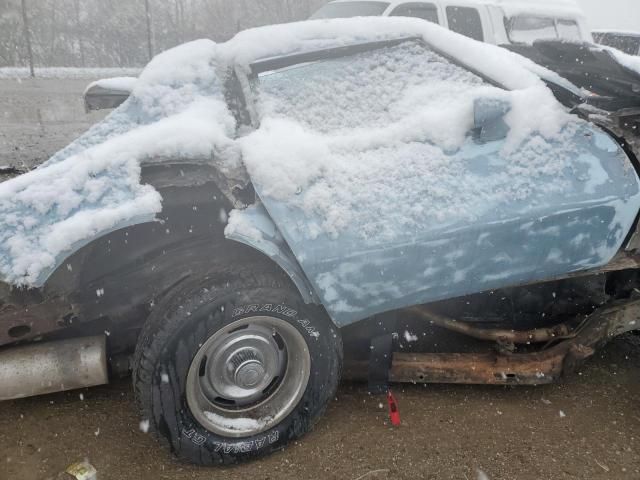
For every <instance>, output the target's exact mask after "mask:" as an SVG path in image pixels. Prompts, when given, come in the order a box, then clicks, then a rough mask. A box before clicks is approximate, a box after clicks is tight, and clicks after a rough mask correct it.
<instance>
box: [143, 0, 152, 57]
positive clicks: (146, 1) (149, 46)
mask: <svg viewBox="0 0 640 480" xmlns="http://www.w3.org/2000/svg"><path fill="white" fill-rule="evenodd" d="M144 13H145V18H146V21H147V49H148V52H149V60H151V59H152V58H153V44H152V42H151V10H150V9H149V0H144Z"/></svg>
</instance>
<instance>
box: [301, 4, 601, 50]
mask: <svg viewBox="0 0 640 480" xmlns="http://www.w3.org/2000/svg"><path fill="white" fill-rule="evenodd" d="M364 16H388V17H414V18H421V19H423V20H427V21H428V22H432V23H437V24H438V25H441V26H443V27H445V28H448V29H450V30H452V31H454V32H456V33H459V34H461V35H465V36H467V37H469V38H473V39H475V40H478V41H481V42H487V43H492V44H494V45H512V44H522V43H532V42H534V41H535V40H569V41H581V42H592V41H593V39H592V38H591V33H590V32H589V29H588V28H587V23H586V16H585V14H584V12H583V10H582V9H581V8H580V6H579V5H578V3H577V2H576V1H575V0H386V1H385V0H373V1H372V0H333V1H331V2H329V3H327V4H325V5H323V6H322V7H320V8H319V9H318V11H316V12H315V13H314V14H313V15H312V16H311V18H312V19H314V20H317V19H322V18H350V17H364Z"/></svg>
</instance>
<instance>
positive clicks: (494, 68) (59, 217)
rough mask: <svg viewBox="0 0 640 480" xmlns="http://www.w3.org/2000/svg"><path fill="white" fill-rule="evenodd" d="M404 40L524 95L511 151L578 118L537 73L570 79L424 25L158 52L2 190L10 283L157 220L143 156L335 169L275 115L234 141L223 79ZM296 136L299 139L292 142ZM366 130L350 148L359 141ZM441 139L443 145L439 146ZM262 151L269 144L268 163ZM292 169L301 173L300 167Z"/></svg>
mask: <svg viewBox="0 0 640 480" xmlns="http://www.w3.org/2000/svg"><path fill="white" fill-rule="evenodd" d="M404 37H421V38H423V39H424V40H425V41H426V42H427V43H428V44H430V45H432V46H434V47H435V48H437V49H439V50H440V51H442V52H445V53H447V54H448V55H451V56H453V57H456V58H457V59H458V60H459V61H461V62H463V63H465V64H467V65H469V66H470V67H472V68H474V69H475V70H477V71H478V72H480V73H482V74H484V75H486V76H488V77H490V78H492V79H494V80H495V81H497V82H499V83H500V84H502V85H504V86H506V87H507V88H509V89H514V90H518V93H517V94H516V95H514V100H516V103H517V99H518V98H519V99H520V105H522V108H518V107H515V108H514V112H512V113H511V114H510V120H509V123H510V126H511V127H512V133H511V137H510V138H511V141H512V145H514V146H515V145H516V144H517V143H518V142H519V141H521V140H522V139H523V138H525V137H526V136H527V134H528V133H529V132H530V131H531V130H536V129H539V130H542V131H544V132H546V134H547V135H556V134H558V132H559V131H560V130H561V128H562V126H563V125H564V124H565V123H567V122H568V121H569V116H568V115H567V114H565V113H564V111H563V110H562V108H561V107H560V106H559V104H558V103H557V102H555V100H554V99H553V97H552V96H551V94H550V92H549V90H548V89H547V88H546V87H545V86H544V84H543V82H542V81H541V80H540V78H539V77H540V76H543V77H546V78H549V79H552V80H553V81H556V82H557V83H561V84H564V85H565V86H566V87H567V88H572V86H571V85H570V84H568V82H566V81H564V80H563V79H561V78H560V77H558V76H557V75H555V74H553V73H551V72H549V71H548V70H546V69H544V68H542V67H539V66H537V65H535V64H534V63H532V62H530V61H529V60H526V59H524V58H522V57H519V56H517V55H515V54H513V53H511V52H507V51H505V50H502V49H499V48H497V47H494V46H491V45H487V44H482V43H478V42H475V41H473V40H470V39H468V38H466V37H463V36H460V35H457V34H454V33H452V32H450V31H448V30H445V29H443V28H441V27H439V26H437V25H433V24H430V23H427V22H424V21H422V20H418V19H406V18H366V19H364V18H361V19H337V20H330V21H313V22H301V23H295V24H288V25H278V26H269V27H263V28H258V29H253V30H248V31H245V32H242V33H240V34H238V35H237V36H236V37H235V38H234V39H232V40H231V41H229V42H227V43H224V44H215V43H214V42H211V41H208V40H201V41H196V42H191V43H188V44H185V45H183V46H180V47H177V48H175V49H172V50H169V51H167V52H165V53H163V54H161V55H159V56H157V57H156V58H155V59H154V60H153V61H152V62H151V63H150V64H149V65H148V66H147V68H146V69H145V70H144V71H143V73H142V74H141V76H140V78H139V80H138V81H137V82H136V84H135V88H134V91H133V94H132V96H131V98H130V99H129V100H128V101H127V102H125V103H124V104H123V105H122V106H121V107H119V108H118V109H117V110H115V111H114V112H113V113H112V114H111V115H110V116H109V117H107V118H106V119H105V120H104V121H103V122H101V123H100V124H98V125H96V126H95V127H93V128H92V129H90V130H89V131H88V132H87V133H86V134H84V135H83V136H82V137H80V138H79V139H78V140H77V141H75V142H73V143H72V144H71V145H69V146H68V147H67V148H65V149H63V150H62V151H60V152H58V153H57V154H56V155H54V156H53V157H52V158H51V159H50V160H49V161H47V162H46V163H44V164H43V165H42V166H40V167H39V168H37V169H36V170H34V171H32V172H29V173H27V174H25V175H23V176H20V177H17V178H15V179H12V180H10V181H7V182H4V183H2V184H0V274H1V276H2V278H3V279H4V280H5V281H7V282H10V283H13V284H19V285H28V286H39V285H42V284H43V283H44V281H45V280H46V278H47V277H48V276H49V275H50V273H52V272H53V270H54V269H55V268H57V267H58V266H59V265H60V264H61V263H62V262H63V260H64V258H66V257H67V256H69V255H70V254H71V253H73V252H74V251H75V250H77V249H78V248H80V247H81V246H82V245H85V244H87V243H88V242H90V241H91V240H92V239H94V238H96V237H98V236H101V235H104V234H105V233H107V232H109V231H112V230H114V229H118V228H122V227H124V226H127V225H132V224H136V223H141V222H146V221H150V220H152V219H153V218H154V217H155V215H156V214H157V213H158V212H160V211H161V209H162V199H161V196H160V194H159V193H158V192H157V191H156V190H155V189H154V188H153V187H152V186H150V185H143V184H141V182H140V173H141V162H143V161H151V160H153V159H158V158H159V159H162V158H166V157H174V158H175V157H181V158H184V157H204V158H213V159H214V161H215V162H216V163H217V164H218V166H219V167H220V168H221V170H222V172H223V173H225V171H227V170H230V169H233V168H237V167H238V161H239V150H238V149H242V151H243V154H244V156H245V159H246V164H247V166H248V168H249V169H250V173H251V174H252V175H255V176H256V179H257V181H260V182H262V183H264V182H270V181H277V180H276V179H275V178H274V177H273V176H272V175H270V174H269V172H268V171H267V169H265V168H263V167H264V166H266V165H271V166H273V167H274V168H276V170H277V171H280V172H284V171H285V170H286V169H288V168H289V166H290V163H291V161H292V159H291V158H287V159H283V157H282V155H281V154H280V155H279V154H278V153H279V149H280V153H283V152H286V153H288V154H293V155H300V156H301V157H308V156H309V155H310V157H309V158H311V159H313V161H314V162H315V163H314V164H313V165H310V164H309V162H308V161H307V166H308V167H309V170H310V171H311V172H320V171H327V169H328V168H330V167H331V161H332V160H331V156H325V155H324V153H326V152H325V150H323V148H324V147H322V146H321V145H319V144H318V143H317V142H315V141H314V142H311V143H309V144H308V148H306V147H305V146H304V144H303V142H302V141H303V140H304V139H306V138H308V137H309V135H312V136H313V135H316V134H317V132H314V131H312V130H310V129H309V128H308V126H304V125H302V124H300V122H296V121H295V119H286V118H285V119H277V118H273V119H266V121H265V122H264V123H263V126H262V127H260V129H258V131H257V132H255V133H254V134H252V135H249V136H248V137H245V138H244V139H242V140H241V141H237V140H234V138H235V132H236V124H235V120H234V117H233V115H232V114H231V112H230V111H229V108H228V106H227V105H226V103H225V101H224V94H223V85H222V83H223V81H222V80H221V79H222V78H223V75H224V72H225V71H226V70H227V69H228V67H229V66H231V65H234V66H239V67H240V68H244V69H246V70H247V71H248V69H249V66H250V64H251V63H252V62H255V61H257V60H260V59H264V58H268V57H277V56H283V55H289V54H294V53H300V52H305V51H312V50H319V49H325V48H330V47H339V46H344V45H350V44H354V43H359V42H370V41H380V40H390V39H397V38H404ZM381 87H382V88H384V86H381ZM525 111H527V112H528V115H524V112H525ZM455 115H459V116H460V118H459V122H458V119H456V118H450V119H449V124H450V125H456V124H460V125H468V124H469V121H470V115H472V112H470V111H469V109H468V108H466V107H465V108H461V109H458V110H456V111H455V112H454V114H453V116H454V117H455ZM283 122H284V123H283ZM283 125H284V127H286V128H284V127H283ZM289 127H290V128H289ZM287 131H288V133H287ZM291 132H295V133H296V134H297V137H296V138H292V136H291ZM361 134H362V132H361V133H360V134H358V135H360V136H354V137H353V141H354V142H356V143H357V142H361V141H362V138H361V137H362V135H361ZM389 135H401V132H396V133H395V134H394V133H393V132H391V133H389ZM389 140H393V139H392V138H390V139H389ZM432 140H433V141H434V142H435V145H436V146H438V142H439V139H438V138H435V137H434V138H433V139H432ZM440 140H442V142H444V143H443V144H442V145H441V146H440V147H441V148H452V147H455V142H456V141H459V140H460V135H458V137H455V135H454V136H447V137H446V138H444V139H440ZM340 141H341V142H343V143H347V144H348V143H349V142H350V141H351V140H350V139H349V138H348V137H345V138H342V139H341V140H340ZM367 142H369V144H370V140H367ZM447 142H448V143H447ZM452 142H453V143H452ZM258 145H260V146H264V147H265V148H266V150H265V151H264V152H263V153H264V156H262V155H261V154H260V151H259V150H260V149H258V148H256V146H258ZM309 150H311V151H309ZM278 159H281V160H282V161H281V162H280V161H279V160H278ZM294 171H297V172H298V173H299V172H300V168H296V169H294V170H292V172H294ZM287 178H288V179H289V180H291V181H292V183H291V186H290V187H289V188H288V190H287V191H288V192H289V193H291V192H293V194H295V192H296V191H298V190H299V189H300V188H302V187H303V186H304V185H305V184H306V183H308V182H309V177H308V175H307V174H304V175H301V176H300V177H298V178H296V177H295V174H293V176H291V175H289V176H288V177H287ZM296 182H299V183H300V184H299V185H298V184H296ZM231 218H238V216H232V217H231ZM334 233H336V234H339V231H336V232H334Z"/></svg>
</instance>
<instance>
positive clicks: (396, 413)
mask: <svg viewBox="0 0 640 480" xmlns="http://www.w3.org/2000/svg"><path fill="white" fill-rule="evenodd" d="M387 403H388V404H389V418H390V419H391V425H393V426H394V427H399V426H400V410H398V402H397V401H396V398H395V397H394V396H393V393H391V390H389V391H388V392H387Z"/></svg>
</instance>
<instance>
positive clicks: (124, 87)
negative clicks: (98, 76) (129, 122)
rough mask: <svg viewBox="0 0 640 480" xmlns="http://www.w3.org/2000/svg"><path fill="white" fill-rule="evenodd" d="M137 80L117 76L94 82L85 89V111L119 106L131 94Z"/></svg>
mask: <svg viewBox="0 0 640 480" xmlns="http://www.w3.org/2000/svg"><path fill="white" fill-rule="evenodd" d="M137 80H138V79H137V78H135V77H117V78H107V79H103V80H98V81H96V82H93V83H92V84H90V85H89V86H88V87H87V89H86V90H85V91H84V109H85V111H86V112H87V113H89V112H91V111H92V110H108V109H111V108H117V107H119V106H120V105H122V104H123V103H124V102H125V101H126V100H127V98H129V96H131V92H132V91H133V88H134V86H135V83H136V81H137Z"/></svg>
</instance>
